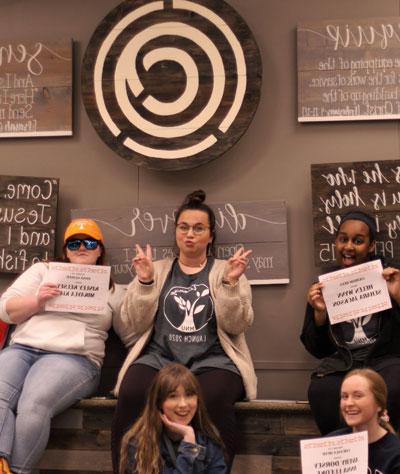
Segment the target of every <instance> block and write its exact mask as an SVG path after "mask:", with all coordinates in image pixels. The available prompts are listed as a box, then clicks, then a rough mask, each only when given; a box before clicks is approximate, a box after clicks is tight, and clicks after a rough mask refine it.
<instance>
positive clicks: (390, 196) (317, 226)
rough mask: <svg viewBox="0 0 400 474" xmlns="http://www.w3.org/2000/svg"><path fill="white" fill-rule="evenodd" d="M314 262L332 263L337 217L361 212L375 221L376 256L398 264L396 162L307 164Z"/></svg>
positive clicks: (399, 165)
mask: <svg viewBox="0 0 400 474" xmlns="http://www.w3.org/2000/svg"><path fill="white" fill-rule="evenodd" d="M311 183H312V206H313V224H314V259H315V264H316V265H317V266H330V265H332V264H333V262H334V261H335V236H336V231H337V229H338V226H339V223H340V218H341V216H342V215H343V214H345V213H346V212H347V211H350V210H355V209H358V210H362V211H364V212H367V213H368V214H370V215H371V216H372V217H373V218H375V222H376V225H377V230H378V233H377V238H376V240H377V242H376V253H377V254H379V255H381V256H383V257H385V258H387V259H389V260H395V261H400V245H399V241H400V160H387V161H360V162H349V163H329V164H314V165H311Z"/></svg>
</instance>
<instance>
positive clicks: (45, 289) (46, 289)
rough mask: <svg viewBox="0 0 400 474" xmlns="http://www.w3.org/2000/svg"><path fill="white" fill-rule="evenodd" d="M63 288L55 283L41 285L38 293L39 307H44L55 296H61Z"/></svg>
mask: <svg viewBox="0 0 400 474" xmlns="http://www.w3.org/2000/svg"><path fill="white" fill-rule="evenodd" d="M60 295H61V290H60V289H59V288H58V286H57V285H56V284H55V283H43V284H42V285H40V287H39V291H38V294H37V304H38V306H39V308H43V306H44V305H45V303H46V301H48V300H50V299H51V298H54V297H55V296H60Z"/></svg>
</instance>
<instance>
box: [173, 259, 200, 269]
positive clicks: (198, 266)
mask: <svg viewBox="0 0 400 474" xmlns="http://www.w3.org/2000/svg"><path fill="white" fill-rule="evenodd" d="M178 260H179V263H180V264H181V265H183V266H184V267H189V268H201V267H203V266H204V265H205V264H206V262H207V257H206V259H205V260H204V262H201V263H198V264H196V265H192V264H190V265H189V264H188V263H184V262H182V260H181V259H180V258H179V259H178Z"/></svg>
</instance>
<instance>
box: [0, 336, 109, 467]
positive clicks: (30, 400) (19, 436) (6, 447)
mask: <svg viewBox="0 0 400 474" xmlns="http://www.w3.org/2000/svg"><path fill="white" fill-rule="evenodd" d="M99 378H100V368H99V367H97V365H96V364H94V363H93V362H91V361H90V360H89V359H88V358H86V357H84V356H80V355H75V354H62V353H57V352H48V351H43V350H41V349H35V348H33V347H29V346H22V345H20V344H13V345H12V346H9V347H7V348H6V349H4V350H2V351H1V352H0V457H4V458H6V459H7V460H8V462H9V464H10V468H11V470H12V472H13V473H16V474H28V473H30V472H31V470H32V469H33V467H34V466H35V465H36V464H37V462H38V461H39V460H40V458H41V456H42V454H43V452H44V450H45V449H46V446H47V442H48V439H49V434H50V421H51V418H52V417H53V416H54V415H56V414H58V413H60V412H61V411H63V410H65V409H66V408H68V407H70V406H71V405H73V404H74V403H75V402H76V401H78V400H80V399H81V398H84V397H86V396H88V395H90V394H91V393H93V392H94V391H95V390H96V388H97V385H98V382H99Z"/></svg>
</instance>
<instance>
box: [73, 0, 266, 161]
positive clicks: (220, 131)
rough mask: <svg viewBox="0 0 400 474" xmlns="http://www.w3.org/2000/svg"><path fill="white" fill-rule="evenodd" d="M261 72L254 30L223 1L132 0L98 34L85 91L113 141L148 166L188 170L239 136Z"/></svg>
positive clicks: (96, 120)
mask: <svg viewBox="0 0 400 474" xmlns="http://www.w3.org/2000/svg"><path fill="white" fill-rule="evenodd" d="M261 76H262V67H261V58H260V53H259V50H258V47H257V44H256V42H255V40H254V38H253V35H252V33H251V31H250V29H249V28H248V26H247V25H246V23H245V22H244V20H243V19H242V18H241V17H240V16H239V15H238V13H237V12H236V11H235V10H233V9H232V7H230V6H229V5H228V4H227V3H225V2H224V1H223V0H192V1H189V0H164V1H148V0H126V1H124V2H122V3H121V4H120V5H118V6H117V7H116V8H114V9H113V10H112V11H111V12H110V13H109V14H108V15H107V16H106V17H105V18H104V20H103V21H102V22H101V23H100V24H99V26H98V27H97V29H96V31H95V32H94V34H93V36H92V38H91V39H90V42H89V45H88V47H87V50H86V53H85V56H84V59H83V67H82V94H83V102H84V104H85V107H86V110H87V113H88V115H89V118H90V120H91V122H92V124H93V126H94V128H95V129H96V131H97V133H98V134H99V136H100V138H101V139H102V140H104V141H105V143H106V144H107V145H108V146H109V147H110V148H111V149H112V150H114V151H115V152H117V153H118V154H119V155H120V156H122V157H123V158H125V159H127V160H132V161H133V162H134V163H135V164H136V165H139V166H146V167H148V168H153V169H163V170H181V169H186V168H193V167H195V166H199V165H201V164H203V163H206V162H208V161H211V160H213V159H215V158H217V157H218V156H220V155H221V154H223V153H224V152H226V151H227V150H228V149H229V148H231V147H232V146H233V145H234V144H235V143H236V142H237V141H238V140H239V138H240V137H241V136H242V135H243V133H244V132H245V131H246V130H247V128H248V126H249V125H250V122H251V120H252V118H253V116H254V113H255V111H256V108H257V105H258V102H259V98H260V88H261Z"/></svg>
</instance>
